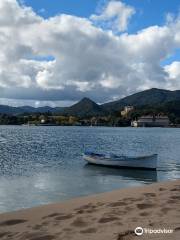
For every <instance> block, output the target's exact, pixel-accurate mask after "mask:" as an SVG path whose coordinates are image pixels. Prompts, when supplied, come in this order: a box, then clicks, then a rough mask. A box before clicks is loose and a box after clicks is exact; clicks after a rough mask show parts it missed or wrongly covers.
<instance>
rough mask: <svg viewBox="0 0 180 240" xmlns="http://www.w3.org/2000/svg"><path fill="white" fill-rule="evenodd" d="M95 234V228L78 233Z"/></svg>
mask: <svg viewBox="0 0 180 240" xmlns="http://www.w3.org/2000/svg"><path fill="white" fill-rule="evenodd" d="M96 232H97V229H96V228H87V229H84V230H82V231H80V233H85V234H86V233H96Z"/></svg>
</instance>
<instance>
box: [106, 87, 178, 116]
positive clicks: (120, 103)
mask: <svg viewBox="0 0 180 240" xmlns="http://www.w3.org/2000/svg"><path fill="white" fill-rule="evenodd" d="M178 100H180V90H176V91H169V90H164V89H157V88H152V89H149V90H145V91H142V92H138V93H135V94H132V95H130V96H127V97H125V98H122V99H120V100H117V101H113V102H109V103H105V104H103V105H102V107H103V108H104V109H105V110H106V111H110V112H112V111H118V110H120V109H122V108H123V107H124V106H127V105H133V106H145V105H154V104H165V103H167V102H171V101H178Z"/></svg>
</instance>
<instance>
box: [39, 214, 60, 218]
mask: <svg viewBox="0 0 180 240" xmlns="http://www.w3.org/2000/svg"><path fill="white" fill-rule="evenodd" d="M61 214H62V213H51V214H49V215H47V216H44V217H42V219H46V218H53V217H57V216H59V215H61Z"/></svg>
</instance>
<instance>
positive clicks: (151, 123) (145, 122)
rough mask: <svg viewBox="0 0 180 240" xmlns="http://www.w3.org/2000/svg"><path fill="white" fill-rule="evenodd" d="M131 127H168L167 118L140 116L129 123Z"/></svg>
mask: <svg viewBox="0 0 180 240" xmlns="http://www.w3.org/2000/svg"><path fill="white" fill-rule="evenodd" d="M131 126H132V127H168V126H169V118H168V117H167V116H151V115H149V116H142V117H140V118H139V119H138V120H136V121H132V122H131Z"/></svg>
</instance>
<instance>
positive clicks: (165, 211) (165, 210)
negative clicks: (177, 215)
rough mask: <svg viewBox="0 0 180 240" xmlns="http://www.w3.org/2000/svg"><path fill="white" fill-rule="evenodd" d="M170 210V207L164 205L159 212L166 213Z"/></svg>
mask: <svg viewBox="0 0 180 240" xmlns="http://www.w3.org/2000/svg"><path fill="white" fill-rule="evenodd" d="M170 210H172V209H171V208H168V207H164V208H161V212H162V213H164V214H166V213H167V212H169V211H170Z"/></svg>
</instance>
